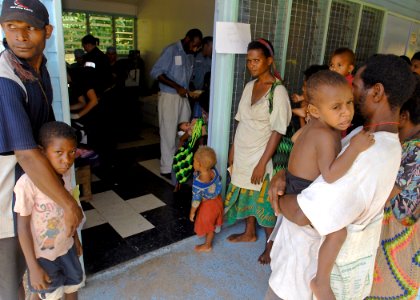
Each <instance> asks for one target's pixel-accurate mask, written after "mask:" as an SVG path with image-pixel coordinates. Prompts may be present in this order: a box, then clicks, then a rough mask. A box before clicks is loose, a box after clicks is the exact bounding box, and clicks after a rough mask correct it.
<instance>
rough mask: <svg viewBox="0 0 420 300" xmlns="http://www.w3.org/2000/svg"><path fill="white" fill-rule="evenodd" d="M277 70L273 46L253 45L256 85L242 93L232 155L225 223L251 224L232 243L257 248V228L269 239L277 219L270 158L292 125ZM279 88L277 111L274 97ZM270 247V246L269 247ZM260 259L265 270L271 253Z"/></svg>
mask: <svg viewBox="0 0 420 300" xmlns="http://www.w3.org/2000/svg"><path fill="white" fill-rule="evenodd" d="M272 66H274V50H273V46H272V44H271V43H270V42H269V41H267V40H264V39H259V40H256V41H253V42H251V43H250V44H249V45H248V53H247V67H248V70H249V72H250V73H251V75H252V77H254V78H255V79H254V80H252V81H251V82H249V83H248V84H247V85H246V86H245V89H244V91H243V94H242V98H241V101H240V103H239V107H238V112H237V114H236V116H235V119H236V121H238V122H239V123H238V125H237V129H236V133H235V138H234V143H233V145H232V146H231V149H230V152H229V165H230V167H231V183H230V184H229V187H228V190H227V194H226V200H225V214H226V216H225V219H226V222H227V223H228V224H232V223H234V222H235V221H236V220H238V219H246V227H245V232H243V233H241V234H233V235H231V236H229V237H228V240H229V241H230V242H255V241H256V240H257V236H256V222H257V223H258V224H259V225H260V226H262V227H264V229H265V233H266V237H267V239H268V237H269V236H270V234H271V232H272V230H273V227H274V225H275V223H276V216H275V215H274V212H273V210H272V208H271V206H270V202H269V200H268V194H267V191H268V183H269V181H270V178H271V176H272V173H273V165H272V161H271V157H272V156H273V154H274V152H275V150H276V148H277V145H278V144H279V142H280V140H281V138H282V136H283V135H284V134H285V133H286V130H287V126H288V125H289V123H290V119H291V108H290V103H289V97H288V95H287V91H286V89H285V88H284V86H282V85H281V84H280V82H279V79H280V76H279V75H278V73H276V72H275V74H276V75H273V73H272V72H271V68H272ZM274 84H275V86H274V93H273V99H272V103H273V106H272V111H271V113H270V104H269V94H270V90H271V88H272V87H273V85H274ZM267 245H268V246H267ZM270 246H271V244H266V248H265V251H264V252H263V254H262V255H261V256H260V257H259V259H258V260H259V261H260V263H262V264H266V263H269V262H270V257H269V254H270V250H271V249H270V248H271V247H270Z"/></svg>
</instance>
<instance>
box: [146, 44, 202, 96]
mask: <svg viewBox="0 0 420 300" xmlns="http://www.w3.org/2000/svg"><path fill="white" fill-rule="evenodd" d="M193 65H194V56H193V55H191V54H186V53H185V51H184V48H182V43H181V41H178V42H176V43H174V44H171V45H169V46H168V47H166V48H165V49H164V50H163V52H162V54H161V55H160V57H159V59H158V60H157V61H156V63H155V65H154V66H153V68H152V71H151V72H150V75H151V76H152V77H153V78H154V79H157V78H158V77H159V76H160V75H162V74H165V75H166V76H167V77H168V78H169V79H171V80H173V81H175V82H176V83H177V84H179V85H180V86H182V87H184V88H185V89H188V84H189V82H190V79H191V75H192V71H193ZM159 88H160V90H161V91H162V92H165V93H170V94H176V93H177V92H176V90H175V89H174V88H172V87H170V86H168V85H166V84H163V83H161V82H159Z"/></svg>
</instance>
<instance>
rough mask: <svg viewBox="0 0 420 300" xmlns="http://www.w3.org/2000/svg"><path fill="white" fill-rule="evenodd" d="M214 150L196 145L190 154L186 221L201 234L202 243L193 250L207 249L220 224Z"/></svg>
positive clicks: (221, 211)
mask: <svg viewBox="0 0 420 300" xmlns="http://www.w3.org/2000/svg"><path fill="white" fill-rule="evenodd" d="M215 165H216V153H215V152H214V150H213V149H212V148H210V147H207V146H202V147H200V148H198V150H197V152H196V153H195V155H194V170H195V173H194V181H193V186H192V192H193V197H192V204H191V211H190V220H191V222H194V231H195V233H196V234H197V235H198V236H205V237H206V240H205V242H204V244H201V245H197V246H195V251H197V252H210V251H211V250H212V243H213V239H214V234H215V232H219V231H220V228H221V226H222V223H223V201H222V196H221V193H222V182H221V180H220V175H219V173H218V172H217V170H216V168H215Z"/></svg>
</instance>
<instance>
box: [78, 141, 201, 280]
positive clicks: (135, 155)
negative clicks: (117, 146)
mask: <svg viewBox="0 0 420 300" xmlns="http://www.w3.org/2000/svg"><path fill="white" fill-rule="evenodd" d="M159 157H160V148H159V144H155V145H149V146H143V147H137V148H130V149H122V150H117V151H116V155H115V157H114V159H113V163H112V167H110V168H108V169H104V168H102V169H101V168H100V167H98V168H95V169H93V170H92V171H93V173H94V174H95V175H97V176H98V177H99V178H100V181H97V182H93V183H92V186H91V188H92V192H93V193H94V194H97V193H101V192H105V191H109V190H112V191H114V192H115V193H117V194H118V195H119V196H120V197H121V198H122V199H124V200H128V199H132V198H136V197H140V196H143V195H146V194H153V195H154V196H156V197H157V198H158V199H160V200H161V201H163V202H164V203H165V204H166V205H165V206H162V207H158V208H156V209H153V210H150V211H146V212H143V213H141V215H142V216H144V217H145V218H146V219H147V220H148V221H149V222H150V223H152V224H153V226H155V228H153V229H150V230H147V231H145V232H141V233H139V234H136V235H133V236H130V237H127V238H122V237H121V236H120V235H119V234H118V233H117V232H116V231H115V230H114V229H113V228H112V226H111V225H110V224H108V223H106V224H102V225H99V226H95V227H92V228H88V229H84V230H82V238H83V249H84V262H85V268H86V272H87V274H92V273H96V272H99V271H102V270H104V269H106V268H109V267H112V266H115V265H117V264H120V263H122V262H125V261H128V260H130V259H133V258H135V257H138V256H140V255H142V254H145V253H147V252H150V251H154V250H157V249H159V248H161V247H165V246H167V245H170V244H172V243H175V242H177V241H179V240H182V239H184V238H187V237H190V236H192V235H193V234H194V224H193V223H192V222H190V221H189V219H188V217H189V211H190V207H191V187H190V186H188V185H183V186H182V189H181V191H179V192H176V193H174V192H173V189H174V187H173V186H172V185H171V184H169V183H168V182H167V181H165V180H164V179H162V178H160V177H159V176H156V175H154V174H153V173H152V172H150V171H149V170H147V169H146V168H144V167H142V166H141V165H139V164H138V162H139V161H144V160H150V159H156V158H159ZM82 207H83V209H84V210H90V209H93V206H92V205H91V204H90V203H88V202H82Z"/></svg>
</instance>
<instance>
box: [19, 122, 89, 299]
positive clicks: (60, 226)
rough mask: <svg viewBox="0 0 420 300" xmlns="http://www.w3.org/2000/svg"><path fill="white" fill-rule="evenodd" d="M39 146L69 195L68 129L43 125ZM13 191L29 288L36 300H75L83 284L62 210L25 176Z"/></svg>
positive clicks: (72, 141) (71, 139) (71, 151)
mask: <svg viewBox="0 0 420 300" xmlns="http://www.w3.org/2000/svg"><path fill="white" fill-rule="evenodd" d="M39 145H40V148H41V151H42V153H43V155H45V157H46V158H47V159H48V161H49V162H50V163H51V166H52V167H53V169H54V171H55V173H56V176H57V178H59V179H60V180H62V182H63V185H64V187H65V188H66V189H67V190H68V191H69V192H71V182H70V168H71V167H72V165H73V163H74V160H75V158H76V147H77V137H76V133H75V132H74V130H73V128H71V127H70V126H69V125H67V124H66V123H63V122H49V123H46V124H44V125H43V126H42V127H41V129H40V131H39ZM14 191H15V194H16V204H15V208H14V211H15V212H16V213H17V214H18V218H17V228H18V236H19V242H20V245H21V247H22V251H23V254H24V256H25V260H26V264H27V266H28V277H29V289H30V290H31V292H34V293H37V294H38V295H39V296H40V298H41V299H65V300H72V299H77V290H78V289H80V287H82V286H83V284H84V274H83V269H82V266H81V264H80V261H79V258H78V256H80V255H82V244H81V243H80V240H79V237H78V233H77V232H75V233H74V234H73V236H71V237H69V236H67V235H66V234H65V224H64V221H63V208H62V207H61V206H60V205H57V203H55V202H54V201H52V200H51V198H49V197H48V196H47V195H45V194H44V193H43V192H41V191H40V190H39V189H38V188H37V187H36V186H35V184H34V183H33V182H32V180H31V179H30V178H29V177H28V176H27V175H26V174H24V175H23V176H22V177H20V178H19V180H18V181H17V182H16V186H15V188H14ZM74 202H76V200H74ZM42 207H47V208H48V209H40V208H42Z"/></svg>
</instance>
